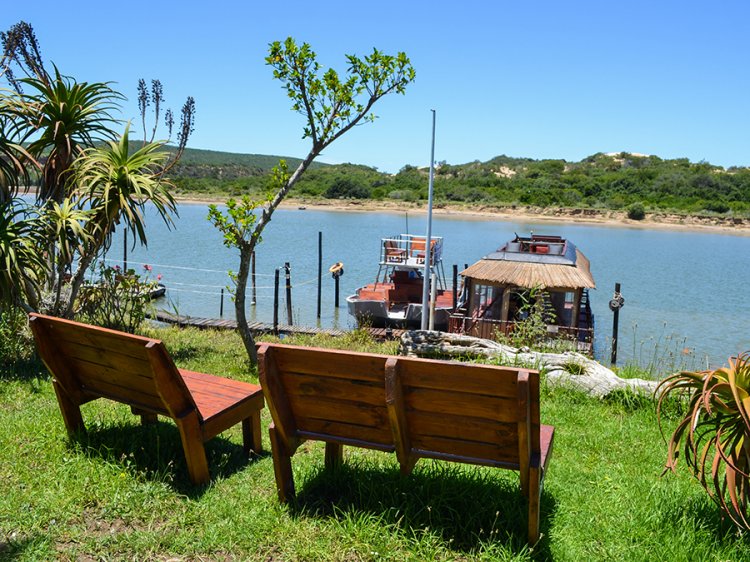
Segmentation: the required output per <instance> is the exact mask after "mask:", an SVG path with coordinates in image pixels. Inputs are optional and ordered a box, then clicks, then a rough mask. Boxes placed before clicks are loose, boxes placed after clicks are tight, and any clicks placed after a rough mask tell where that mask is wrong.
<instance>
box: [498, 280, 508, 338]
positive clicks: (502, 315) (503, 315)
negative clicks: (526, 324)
mask: <svg viewBox="0 0 750 562" xmlns="http://www.w3.org/2000/svg"><path fill="white" fill-rule="evenodd" d="M502 306H503V308H502V310H501V311H500V321H501V322H503V328H505V327H506V326H507V324H506V322H508V313H509V312H510V287H507V286H506V287H504V288H503V305H502Z"/></svg>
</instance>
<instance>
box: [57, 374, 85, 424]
mask: <svg viewBox="0 0 750 562" xmlns="http://www.w3.org/2000/svg"><path fill="white" fill-rule="evenodd" d="M52 386H53V387H54V389H55V395H56V396H57V403H58V404H59V405H60V413H61V414H62V417H63V422H64V423H65V428H66V429H67V430H68V435H69V436H70V437H73V436H74V435H75V434H76V433H79V432H85V431H86V425H85V424H84V423H83V417H82V416H81V408H80V406H79V405H78V404H76V403H75V402H73V401H72V400H71V399H70V397H69V396H68V394H67V393H66V392H65V389H64V388H63V387H62V386H61V385H60V383H58V382H57V381H55V380H53V381H52Z"/></svg>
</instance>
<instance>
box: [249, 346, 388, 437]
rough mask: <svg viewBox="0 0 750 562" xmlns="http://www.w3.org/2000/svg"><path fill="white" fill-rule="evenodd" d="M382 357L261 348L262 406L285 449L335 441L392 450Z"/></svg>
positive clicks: (383, 357) (292, 348) (299, 348)
mask: <svg viewBox="0 0 750 562" xmlns="http://www.w3.org/2000/svg"><path fill="white" fill-rule="evenodd" d="M385 361H386V357H385V356H382V357H381V356H378V355H372V354H364V353H348V352H342V351H335V350H326V349H314V348H304V347H294V346H284V345H271V344H261V346H260V349H259V365H260V376H261V381H263V380H265V381H266V384H265V385H263V386H264V392H266V393H267V397H268V396H269V395H270V396H271V397H272V400H270V399H269V400H267V402H268V406H269V408H270V409H271V412H272V414H274V415H273V417H274V420H278V423H277V424H276V425H277V427H278V429H279V430H280V431H281V433H282V435H283V437H284V438H285V439H286V440H287V443H288V444H289V443H290V442H291V441H293V440H294V439H296V438H302V439H305V438H312V439H315V438H320V437H321V436H335V437H338V438H340V439H341V440H342V441H346V440H347V439H349V440H351V441H352V443H356V444H358V445H360V446H364V447H371V448H375V449H381V450H390V451H392V450H393V437H392V435H391V430H390V428H389V425H388V413H387V412H386V407H385V387H384V379H383V373H384V369H385Z"/></svg>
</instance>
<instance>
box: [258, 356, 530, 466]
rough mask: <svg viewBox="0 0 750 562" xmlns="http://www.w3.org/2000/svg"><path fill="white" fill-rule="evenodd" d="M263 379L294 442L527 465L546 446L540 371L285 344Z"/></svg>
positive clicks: (265, 361) (264, 361)
mask: <svg viewBox="0 0 750 562" xmlns="http://www.w3.org/2000/svg"><path fill="white" fill-rule="evenodd" d="M260 358H261V381H262V382H263V383H264V384H263V387H264V391H266V392H267V402H268V403H269V407H270V408H271V412H272V414H273V417H274V420H275V421H277V420H278V421H279V422H280V423H277V424H276V425H277V426H279V425H281V426H282V427H280V428H279V429H280V432H281V434H282V436H283V437H285V438H286V439H288V440H289V441H288V444H289V445H290V446H291V447H292V448H293V446H294V439H295V438H301V439H305V438H317V439H323V440H331V441H336V442H340V443H346V442H347V440H350V441H351V442H352V444H357V445H360V446H365V447H371V448H376V449H382V450H394V449H396V450H397V452H399V451H398V449H399V447H403V448H405V450H403V451H401V453H402V454H404V455H408V454H410V453H411V454H414V455H416V456H419V457H431V458H443V459H447V460H460V461H464V462H471V463H475V464H487V465H491V466H504V467H507V468H520V469H524V468H525V467H527V464H528V459H529V458H530V457H531V455H533V454H534V453H535V452H536V453H537V454H538V453H539V450H540V447H539V376H538V373H537V372H536V371H529V370H525V369H512V368H504V367H496V366H489V365H476V364H465V363H458V362H446V361H435V360H429V359H415V358H409V357H393V356H387V355H375V354H365V353H353V352H346V351H333V350H323V349H314V348H301V347H292V346H285V345H280V344H262V345H261V347H260Z"/></svg>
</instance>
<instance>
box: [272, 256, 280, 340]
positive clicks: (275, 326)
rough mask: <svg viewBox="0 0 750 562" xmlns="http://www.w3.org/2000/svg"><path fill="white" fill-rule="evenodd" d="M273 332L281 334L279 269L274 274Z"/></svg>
mask: <svg viewBox="0 0 750 562" xmlns="http://www.w3.org/2000/svg"><path fill="white" fill-rule="evenodd" d="M273 333H274V334H276V335H277V336H278V335H279V269H278V268H276V271H275V272H274V276H273Z"/></svg>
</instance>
